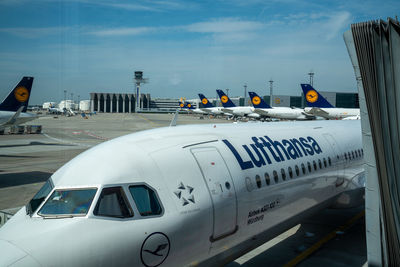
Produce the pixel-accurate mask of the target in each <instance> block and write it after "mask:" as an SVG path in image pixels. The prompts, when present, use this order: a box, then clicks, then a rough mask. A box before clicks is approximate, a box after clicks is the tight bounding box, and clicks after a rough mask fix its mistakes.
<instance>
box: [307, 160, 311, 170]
mask: <svg viewBox="0 0 400 267" xmlns="http://www.w3.org/2000/svg"><path fill="white" fill-rule="evenodd" d="M307 167H308V172H311V163H310V162H309V161H307Z"/></svg>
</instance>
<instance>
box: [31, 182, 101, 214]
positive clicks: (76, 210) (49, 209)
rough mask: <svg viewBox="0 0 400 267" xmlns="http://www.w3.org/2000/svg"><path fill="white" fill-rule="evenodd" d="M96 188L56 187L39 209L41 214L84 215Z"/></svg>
mask: <svg viewBox="0 0 400 267" xmlns="http://www.w3.org/2000/svg"><path fill="white" fill-rule="evenodd" d="M96 191H97V189H94V188H90V189H89V188H88V189H58V190H55V191H54V192H53V194H51V196H50V197H49V199H48V200H47V201H46V203H45V204H44V205H43V207H42V208H41V209H40V211H39V213H38V214H39V215H42V216H59V215H67V216H68V215H74V216H79V215H81V216H82V215H86V213H87V212H88V210H89V207H90V205H91V204H92V201H93V198H94V195H95V194H96Z"/></svg>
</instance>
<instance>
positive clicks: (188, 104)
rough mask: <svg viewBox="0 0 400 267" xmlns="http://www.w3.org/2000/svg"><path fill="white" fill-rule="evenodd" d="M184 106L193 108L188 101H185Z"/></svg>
mask: <svg viewBox="0 0 400 267" xmlns="http://www.w3.org/2000/svg"><path fill="white" fill-rule="evenodd" d="M185 108H187V109H194V107H193V105H192V104H191V103H189V102H185Z"/></svg>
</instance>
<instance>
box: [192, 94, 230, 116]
mask: <svg viewBox="0 0 400 267" xmlns="http://www.w3.org/2000/svg"><path fill="white" fill-rule="evenodd" d="M199 98H200V100H201V103H202V104H203V107H202V108H201V110H203V111H205V112H206V113H208V114H211V115H224V116H231V115H232V114H230V113H225V112H223V111H222V108H221V107H214V105H213V104H211V103H210V101H209V100H208V99H207V97H205V96H204V95H203V94H199Z"/></svg>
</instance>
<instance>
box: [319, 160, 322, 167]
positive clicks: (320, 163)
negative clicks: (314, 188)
mask: <svg viewBox="0 0 400 267" xmlns="http://www.w3.org/2000/svg"><path fill="white" fill-rule="evenodd" d="M318 166H319V168H320V169H322V162H321V160H320V159H318Z"/></svg>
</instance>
